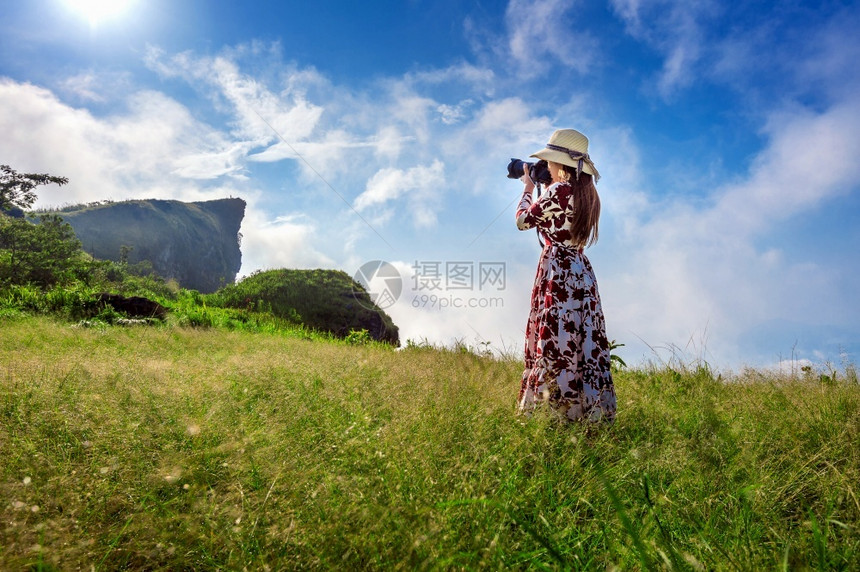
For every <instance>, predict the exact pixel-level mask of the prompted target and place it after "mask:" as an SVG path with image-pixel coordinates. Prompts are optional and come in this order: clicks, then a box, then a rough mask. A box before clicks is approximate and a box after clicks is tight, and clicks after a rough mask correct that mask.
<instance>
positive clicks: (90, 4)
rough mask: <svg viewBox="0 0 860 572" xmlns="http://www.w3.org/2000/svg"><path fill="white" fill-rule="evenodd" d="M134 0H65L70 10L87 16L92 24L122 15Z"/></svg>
mask: <svg viewBox="0 0 860 572" xmlns="http://www.w3.org/2000/svg"><path fill="white" fill-rule="evenodd" d="M131 2H132V0H65V3H66V6H68V7H69V9H70V10H72V11H73V12H75V13H76V14H79V15H80V16H82V17H83V18H86V19H87V20H88V21H89V23H90V25H91V26H95V25H97V24H99V23H101V22H103V21H105V20H110V19H113V18H117V17H119V16H121V15H122V14H123V13H124V12H125V11H126V10H127V9H128V6H129V5H130V4H131Z"/></svg>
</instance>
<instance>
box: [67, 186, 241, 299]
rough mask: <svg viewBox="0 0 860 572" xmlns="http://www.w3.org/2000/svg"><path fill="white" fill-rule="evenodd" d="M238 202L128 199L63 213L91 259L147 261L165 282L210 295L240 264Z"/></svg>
mask: <svg viewBox="0 0 860 572" xmlns="http://www.w3.org/2000/svg"><path fill="white" fill-rule="evenodd" d="M245 206H246V203H245V201H244V200H242V199H239V198H230V199H218V200H213V201H201V202H188V203H186V202H181V201H174V200H159V199H147V200H132V201H123V202H115V203H106V204H100V203H95V204H92V205H87V206H83V207H71V208H69V209H61V211H60V212H59V214H60V215H61V216H62V217H63V219H64V220H65V221H66V222H68V223H69V224H70V225H71V226H72V228H73V229H74V231H75V234H76V235H77V237H78V239H79V240H80V241H81V243H82V245H83V249H84V250H85V251H86V252H88V253H89V254H91V255H92V256H93V257H95V258H99V259H102V260H113V261H115V262H120V261H121V259H122V258H123V257H124V256H125V257H126V260H125V261H126V262H128V263H130V264H134V263H137V262H141V261H145V260H148V261H149V262H151V263H152V268H153V270H154V271H155V272H156V273H158V274H159V275H160V276H163V277H164V278H167V279H170V278H173V279H175V280H176V281H177V282H179V283H180V284H181V285H182V286H183V287H185V288H189V289H193V290H198V291H200V292H204V293H209V292H214V291H216V290H217V289H218V288H220V287H222V286H224V285H226V284H232V283H233V282H234V281H235V279H236V275H237V274H238V272H239V268H240V267H241V265H242V253H241V250H240V240H241V235H240V233H239V229H240V227H241V225H242V219H243V218H244V216H245Z"/></svg>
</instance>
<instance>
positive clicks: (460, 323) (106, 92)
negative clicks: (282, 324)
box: [0, 0, 860, 371]
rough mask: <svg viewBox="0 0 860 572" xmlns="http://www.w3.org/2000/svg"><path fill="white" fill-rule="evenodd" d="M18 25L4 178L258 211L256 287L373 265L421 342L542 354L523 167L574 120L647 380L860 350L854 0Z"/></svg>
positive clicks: (182, 6)
mask: <svg viewBox="0 0 860 572" xmlns="http://www.w3.org/2000/svg"><path fill="white" fill-rule="evenodd" d="M0 9H2V13H3V17H2V19H0V133H2V134H3V136H2V137H0V163H3V164H9V165H10V166H12V167H13V168H14V169H16V170H18V171H19V172H40V173H41V172H47V173H50V174H53V175H59V176H65V177H68V178H69V181H70V182H69V184H68V185H66V186H63V187H56V186H55V187H43V188H41V189H40V191H39V200H38V202H37V204H36V206H37V207H50V206H62V205H69V204H78V203H83V202H91V201H99V200H106V199H110V200H125V199H149V198H154V199H177V200H183V201H201V200H214V199H220V198H226V197H241V198H243V199H245V200H246V201H247V204H248V206H247V210H246V216H245V219H244V221H243V223H242V229H241V233H242V242H241V248H242V268H241V270H240V277H241V276H246V275H249V274H251V273H253V272H255V271H258V270H268V269H276V268H330V269H339V270H343V271H344V272H346V273H347V274H349V275H350V276H355V275H358V274H359V273H360V274H361V275H362V276H364V277H367V278H368V279H369V284H368V285H369V288H370V289H371V291H373V292H374V293H380V294H381V293H383V291H384V289H385V288H386V287H388V286H392V291H391V292H390V293H392V294H396V300H394V299H392V298H391V297H386V298H385V299H384V302H383V298H380V305H384V307H385V309H386V311H387V312H388V313H389V314H390V315H391V316H392V318H393V319H394V321H395V323H396V324H397V325H398V326H399V328H400V337H401V342H402V343H404V344H405V343H407V340H410V341H412V342H415V343H425V342H426V343H432V344H437V345H450V344H456V343H460V344H466V345H468V346H471V347H474V348H489V349H492V350H494V351H499V352H504V353H521V352H522V347H523V335H524V329H525V323H526V319H527V314H528V307H529V296H530V290H531V286H532V283H533V281H534V277H535V270H536V265H537V260H538V256H539V253H540V245H539V244H538V239H537V237H536V235H535V234H534V233H533V232H531V231H526V232H522V231H519V230H517V228H516V225H515V223H514V218H515V213H514V210H515V208H516V204H517V202H518V199H519V196H520V193H521V191H522V184H521V183H520V182H519V181H516V180H511V179H508V178H507V177H506V174H507V170H506V167H507V164H508V162H509V160H510V159H511V158H514V157H515V158H521V159H528V155H529V154H531V153H533V152H535V151H537V150H539V149H541V148H542V147H543V145H544V144H545V143H546V142H547V141H548V139H549V136H550V135H551V134H552V132H553V131H554V130H555V129H557V128H575V129H578V130H579V131H581V132H583V133H585V134H586V135H587V136H588V137H589V139H590V147H589V151H590V155H591V157H592V159H593V160H594V162H595V164H596V166H597V168H598V169H599V171H600V173H601V175H602V177H601V179H600V181H599V182H598V184H597V187H598V191H599V193H600V197H601V201H602V213H601V220H600V239H599V242H598V243H597V244H596V245H595V246H593V247H592V248H590V249H589V250H588V251H587V254H588V257H589V259H590V260H591V262H592V265H593V267H594V269H595V273H596V275H597V279H598V283H599V288H600V294H601V298H602V303H603V309H604V313H605V316H606V325H607V334H608V336H609V338H610V339H612V340H615V341H616V342H617V343H619V344H624V345H623V346H622V347H620V348H619V349H618V350H617V353H618V354H619V355H621V357H622V358H624V359H625V361H627V362H628V364H640V363H656V364H665V363H681V364H688V365H689V364H701V363H707V364H708V365H709V366H710V367H712V368H714V369H718V370H726V371H741V370H743V369H744V368H746V367H755V368H761V367H772V366H779V364H783V365H784V364H785V363H790V364H793V365H796V364H811V365H814V366H816V367H819V368H826V367H828V366H835V367H844V366H845V365H846V364H849V363H856V362H857V359H858V352H860V319H858V318H860V300H858V292H860V265H859V264H858V254H857V253H858V252H860V228H858V224H857V223H858V221H860V216H858V215H860V160H858V158H860V97H858V94H860V63H858V62H860V40H858V36H857V33H856V31H857V30H858V29H860V4H858V3H857V2H837V1H833V2H826V1H822V2H803V1H799V0H792V1H784V2H763V1H754V0H753V1H749V2H742V3H731V4H729V3H726V2H720V1H695V0H610V1H609V2H588V1H585V0H510V1H509V2H493V1H488V0H481V1H473V2H469V1H466V0H462V1H460V0H440V1H437V2H424V1H419V0H402V1H397V2H388V1H386V2H375V3H361V2H333V1H325V0H320V1H319V2H304V1H303V2H293V1H289V0H284V1H279V2H275V1H258V2H253V1H245V2H239V1H226V0H212V1H209V2H204V1H202V0H112V1H106V0H87V1H84V0H81V1H73V0H27V1H24V0H0ZM382 263H385V264H382ZM382 269H388V270H391V269H393V270H395V272H394V274H393V275H392V274H391V273H388V274H386V273H385V272H383V271H382ZM396 279H399V281H400V288H399V291H396V290H397V289H396V288H393V282H392V280H394V281H396Z"/></svg>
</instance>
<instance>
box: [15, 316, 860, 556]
mask: <svg viewBox="0 0 860 572" xmlns="http://www.w3.org/2000/svg"><path fill="white" fill-rule="evenodd" d="M520 367H521V366H520V364H519V363H517V362H515V361H506V360H496V359H491V358H488V357H483V356H479V355H476V354H475V353H472V352H469V351H460V350H440V349H434V348H423V347H410V348H407V349H404V350H401V351H394V350H392V349H390V348H388V347H385V346H381V345H376V344H357V345H351V344H348V343H345V342H340V341H331V340H329V341H326V340H322V339H309V337H308V336H307V335H302V334H298V333H297V334H296V335H292V336H291V335H285V334H263V333H248V332H242V331H232V332H231V331H225V330H221V329H214V328H213V329H192V328H179V327H170V326H162V327H149V328H147V327H130V328H120V327H110V328H75V327H72V326H70V325H68V324H66V323H61V322H55V321H52V320H50V319H48V318H30V317H23V318H17V319H6V320H0V456H2V461H0V516H2V521H0V569H2V570H90V569H95V570H123V569H129V570H242V569H247V570H282V569H294V568H302V569H343V570H353V569H368V568H369V569H377V568H378V569H410V570H411V569H419V570H421V569H476V568H489V569H499V568H504V569H510V568H513V569H529V568H536V569H544V568H549V569H568V568H569V569H606V568H617V569H652V568H665V569H668V568H672V569H689V570H724V569H725V570H734V569H738V570H762V569H763V570H775V569H833V570H857V569H858V568H860V498H858V495H860V385H858V383H857V380H856V376H853V377H851V375H845V374H843V375H841V376H837V378H836V379H833V376H830V377H826V378H825V377H820V376H818V375H813V374H811V373H807V374H804V375H802V376H800V377H789V376H783V377H779V376H777V375H776V374H770V373H762V372H745V373H743V374H741V375H738V376H735V377H733V378H731V379H715V378H714V376H713V375H712V374H711V373H710V372H709V371H708V370H707V368H702V367H699V368H676V369H672V368H669V367H659V368H658V367H653V368H642V369H636V370H628V371H622V372H619V373H618V374H617V375H616V388H617V393H618V396H619V415H618V419H617V422H616V423H615V425H614V426H612V427H610V428H603V429H594V428H592V429H588V428H585V427H582V426H578V425H574V426H557V425H556V424H555V423H554V422H553V421H552V419H551V418H550V417H549V416H546V415H540V414H539V415H536V416H534V417H532V418H530V419H524V418H521V417H519V416H517V415H516V413H515V408H514V402H515V398H516V392H517V390H518V386H519V374H520ZM848 373H849V374H850V373H851V371H849V372H848Z"/></svg>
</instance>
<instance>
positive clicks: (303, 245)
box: [241, 205, 335, 276]
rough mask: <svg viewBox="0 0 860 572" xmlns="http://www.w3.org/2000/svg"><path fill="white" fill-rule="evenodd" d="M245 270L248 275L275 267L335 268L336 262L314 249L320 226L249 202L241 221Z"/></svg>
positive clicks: (244, 273) (299, 216)
mask: <svg viewBox="0 0 860 572" xmlns="http://www.w3.org/2000/svg"><path fill="white" fill-rule="evenodd" d="M241 232H242V270H241V274H242V275H243V276H247V275H249V274H251V273H252V272H254V271H257V270H271V269H274V268H333V267H334V266H335V264H334V261H333V260H332V259H331V258H330V257H329V256H327V255H325V254H324V253H322V252H320V251H319V250H317V249H316V248H315V246H314V245H315V244H317V243H318V242H319V241H318V240H316V239H317V238H318V237H319V236H320V231H319V229H318V228H317V225H316V224H315V223H313V222H312V221H309V220H307V219H306V218H305V217H303V216H302V215H292V216H282V217H277V218H274V219H272V218H270V215H268V214H267V213H265V212H262V211H260V210H259V209H257V208H256V207H254V206H252V205H249V207H248V209H247V210H246V211H245V219H244V220H243V221H242V230H241Z"/></svg>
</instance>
